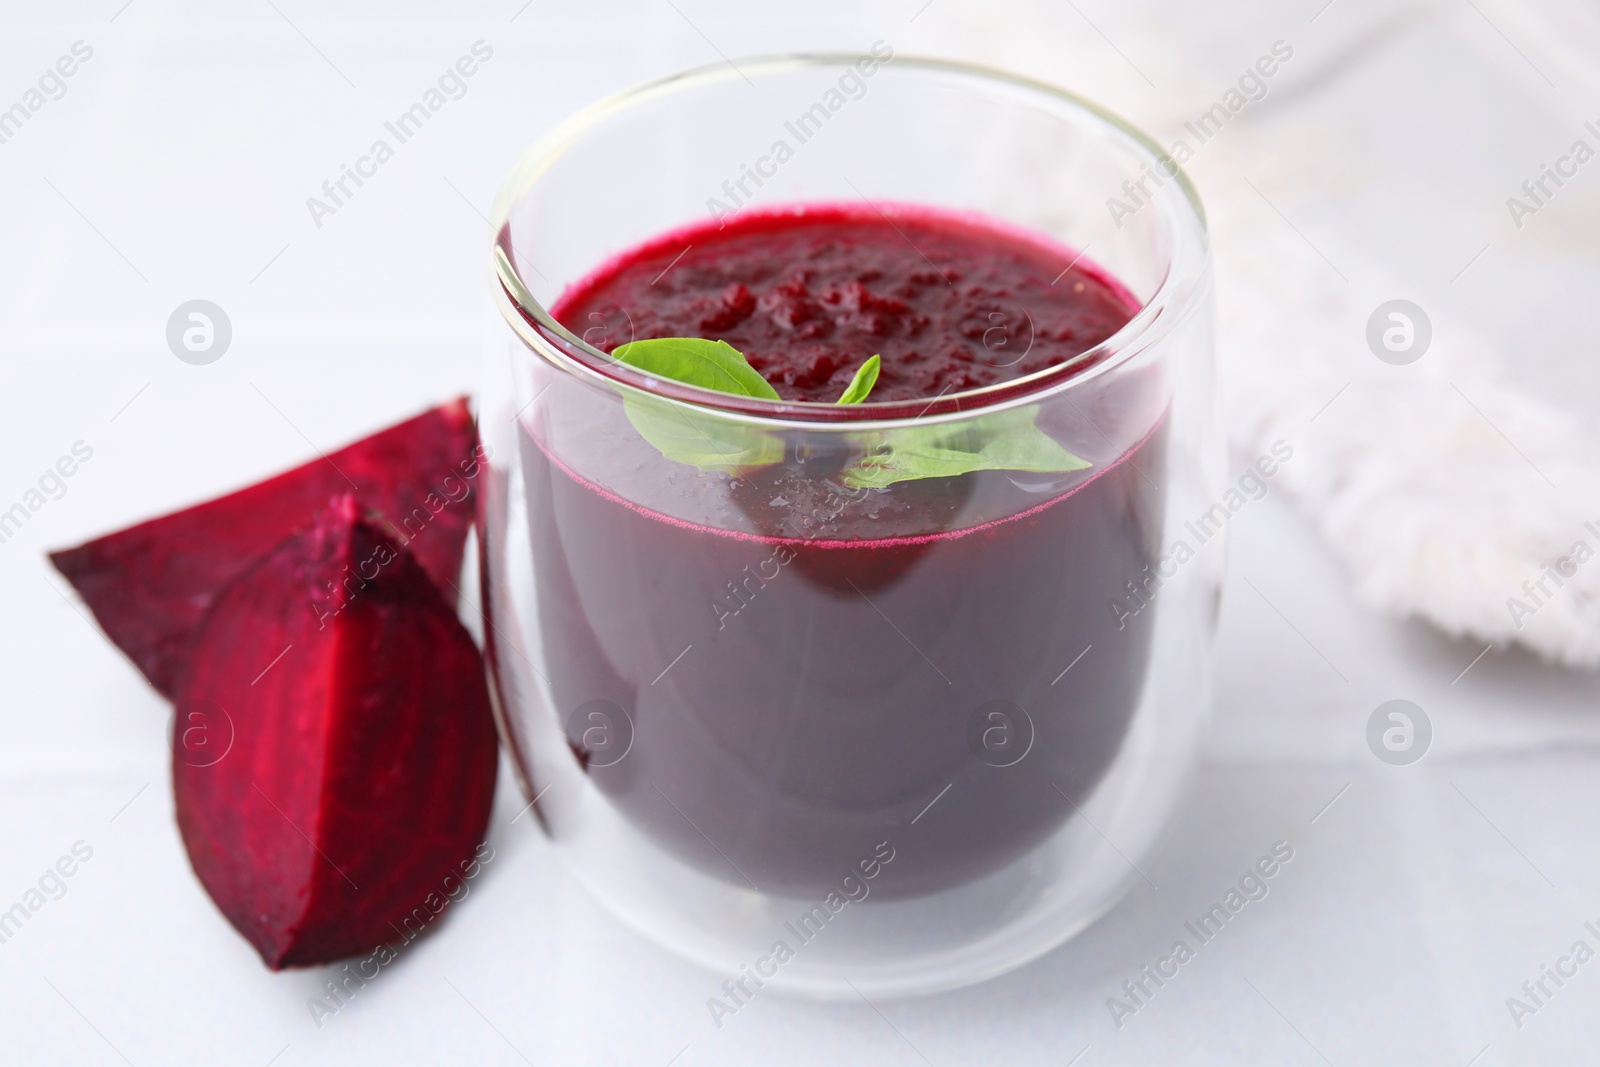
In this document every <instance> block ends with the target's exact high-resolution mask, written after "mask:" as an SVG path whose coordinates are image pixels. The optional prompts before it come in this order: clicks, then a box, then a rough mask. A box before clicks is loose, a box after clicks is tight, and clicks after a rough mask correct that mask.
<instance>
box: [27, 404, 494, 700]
mask: <svg viewBox="0 0 1600 1067" xmlns="http://www.w3.org/2000/svg"><path fill="white" fill-rule="evenodd" d="M476 443H477V435H476V431H475V430H474V427H473V422H472V414H471V412H470V411H468V410H467V405H466V401H465V400H455V401H452V402H451V403H449V404H445V405H443V406H441V407H437V408H434V409H433V410H432V411H428V412H425V413H424V414H422V415H419V416H417V417H416V418H414V419H410V420H408V421H406V422H402V423H400V424H399V425H397V426H392V427H390V428H389V429H386V430H383V431H381V432H379V433H376V434H373V435H372V436H371V437H367V438H364V439H363V440H360V441H357V442H356V443H355V444H353V445H349V446H348V447H346V448H342V449H340V450H339V451H337V452H334V453H332V454H330V455H329V456H327V458H325V459H316V460H313V461H312V462H310V463H307V464H305V465H304V466H301V467H296V468H295V469H294V470H291V471H287V472H285V473H283V474H280V475H278V476H277V477H275V478H269V479H268V480H267V481H264V482H260V483H258V484H256V485H252V486H250V487H249V488H247V489H241V490H239V491H238V492H236V493H230V494H228V495H227V496H224V497H218V498H217V499H216V500H212V501H208V502H207V503H204V504H199V505H196V506H195V507H192V508H187V509H185V510H183V511H177V512H173V513H172V514H170V515H164V516H162V517H161V518H157V519H151V520H150V521H148V522H143V523H140V524H139V525H137V526H132V527H129V528H128V529H126V530H120V531H118V532H116V533H113V534H108V535H106V536H105V537H102V538H99V539H98V540H95V541H90V542H89V543H88V544H85V545H81V546H79V547H78V548H71V549H66V550H63V551H60V552H53V553H51V554H50V561H51V562H52V563H54V564H55V567H56V570H58V571H60V572H61V573H62V574H63V575H65V576H66V578H67V580H68V581H70V582H71V583H72V585H73V588H75V589H76V590H77V591H78V595H79V596H81V597H83V599H84V602H85V603H87V604H88V605H89V608H90V610H91V611H93V612H94V615H95V618H96V619H97V620H98V621H99V623H100V627H101V629H103V630H105V632H106V636H108V637H110V638H111V640H112V642H113V643H115V644H116V646H117V647H118V648H120V649H122V651H123V652H125V653H126V654H127V656H128V658H129V659H130V660H132V661H133V663H134V665H135V666H136V667H138V668H139V670H140V671H142V672H143V673H144V676H145V677H146V678H147V679H149V681H150V684H151V685H153V686H155V687H156V689H158V690H159V691H160V692H161V694H162V695H163V696H165V697H167V698H168V699H172V698H173V696H174V694H175V693H176V691H177V685H178V680H179V678H180V676H181V674H182V667H183V663H184V659H185V656H186V649H187V646H188V643H189V637H190V635H191V633H192V632H193V630H194V628H195V626H196V625H197V624H198V623H199V621H200V617H201V616H202V615H204V614H205V611H206V608H207V607H208V606H209V605H210V603H211V599H212V597H214V596H215V595H216V593H217V590H219V589H221V588H222V586H224V585H225V584H227V582H228V581H230V580H231V579H233V578H234V577H236V576H237V575H238V574H239V573H240V572H242V571H243V570H244V569H245V568H246V567H247V566H249V565H250V563H251V561H252V560H254V559H256V557H258V556H260V555H261V554H262V553H264V552H266V551H268V550H269V549H271V548H272V547H273V546H274V545H276V544H277V543H278V542H280V541H282V540H283V539H284V538H285V537H287V536H288V535H289V534H291V533H293V532H294V531H295V530H298V529H301V528H303V527H304V526H305V525H306V524H307V523H309V522H310V521H311V518H312V516H314V515H315V514H316V512H317V510H318V509H319V508H322V507H324V506H326V504H327V503H328V500H329V499H330V498H332V497H334V496H337V495H338V494H340V493H344V492H354V493H355V494H356V498H357V499H358V500H360V501H361V504H362V506H363V507H365V508H367V509H369V510H371V511H375V512H378V513H379V514H381V515H382V516H383V517H384V520H385V521H386V522H387V524H388V525H389V528H390V530H391V535H392V536H394V537H395V538H396V540H398V541H399V542H400V543H401V544H403V545H405V546H406V548H407V549H408V550H409V551H410V553H411V554H412V555H413V556H414V557H415V558H416V561H417V562H418V563H420V564H421V565H422V568H423V569H424V570H425V571H426V572H427V573H428V574H429V575H430V576H432V577H433V579H434V580H435V581H436V582H437V583H438V584H439V588H441V589H443V590H444V591H445V592H446V593H447V594H451V593H453V592H454V590H455V583H456V581H457V578H458V576H459V575H460V573H461V554H462V550H463V548H464V546H465V542H466V536H467V529H468V528H469V526H470V525H471V523H472V512H473V508H474V506H475V504H474V501H473V500H472V498H471V492H472V487H473V479H474V477H475V476H476V474H477V462H476V459H475V457H474V448H475V447H476Z"/></svg>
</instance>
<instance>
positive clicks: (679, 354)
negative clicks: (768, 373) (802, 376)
mask: <svg viewBox="0 0 1600 1067" xmlns="http://www.w3.org/2000/svg"><path fill="white" fill-rule="evenodd" d="M611 354H612V356H614V357H615V358H617V359H619V360H621V361H622V362H624V363H626V364H628V365H629V366H630V367H638V368H639V369H640V370H642V371H646V372H648V373H650V374H655V375H658V376H660V377H662V378H671V379H672V380H673V381H675V382H684V383H686V384H688V385H698V386H700V387H701V388H703V389H715V390H716V391H717V392H719V393H732V394H733V395H735V396H758V397H761V398H762V399H764V400H780V399H782V398H781V397H779V396H778V391H777V390H776V389H774V388H772V386H770V385H768V384H767V380H766V379H765V378H763V377H762V376H761V372H760V371H758V370H756V369H755V368H754V367H752V366H750V364H749V363H748V362H747V361H746V360H745V358H744V355H743V354H742V353H741V352H740V351H739V350H738V349H737V348H734V347H733V346H732V345H730V344H729V343H728V342H726V341H707V340H705V339H703V338H700V337H658V338H656V339H654V340H650V341H630V342H628V343H627V344H625V345H618V346H617V348H616V351H614V352H612V353H611Z"/></svg>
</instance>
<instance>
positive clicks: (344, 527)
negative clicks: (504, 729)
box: [172, 494, 497, 970]
mask: <svg viewBox="0 0 1600 1067" xmlns="http://www.w3.org/2000/svg"><path fill="white" fill-rule="evenodd" d="M269 664H270V666H269ZM177 722H178V724H179V725H180V729H178V730H175V731H174V738H173V764H172V772H173V774H172V777H173V790H174V793H175V796H176V801H177V813H178V826H179V829H180V830H181V831H182V833H183V842H184V845H185V847H186V848H187V849H188V852H189V860H190V862H191V863H192V864H193V865H194V870H195V873H196V874H197V875H199V877H200V881H201V883H202V884H204V885H205V887H206V891H207V892H209V893H210V894H211V898H212V899H213V900H214V901H216V904H217V906H218V907H219V908H220V909H221V910H222V913H223V914H224V915H226V916H227V918H228V921H229V922H231V923H233V925H234V927H235V928H237V929H238V931H239V932H240V933H241V934H243V935H244V936H245V937H246V938H247V939H248V940H249V941H250V943H251V944H252V945H254V946H255V947H256V950H257V951H258V952H260V953H261V958H262V959H263V960H264V961H265V962H266V964H267V966H268V967H271V968H272V969H274V970H277V969H279V968H282V967H297V966H306V965H309V964H314V963H322V962H326V961H328V960H334V959H339V958H341V957H344V956H350V955H354V954H356V953H363V952H371V951H372V950H373V948H374V946H376V945H378V944H380V943H383V942H387V941H393V940H396V939H398V938H399V937H401V936H403V935H404V933H405V930H406V929H407V927H406V926H405V925H404V920H405V919H406V918H407V917H408V916H410V915H411V914H412V913H413V911H414V910H415V909H418V908H421V907H423V905H424V901H429V900H430V898H431V899H432V900H433V901H436V902H438V903H437V904H436V905H435V906H442V901H443V900H444V898H445V896H446V894H447V892H448V889H449V888H450V885H451V884H453V883H451V882H450V881H449V878H450V876H453V875H458V872H459V871H460V870H463V869H466V866H467V861H469V860H470V859H471V857H472V855H473V851H474V848H475V847H476V846H477V845H478V844H479V842H480V841H482V840H483V835H484V830H485V828H486V826H487V824H488V821H489V809H490V804H491V802H492V800H493V797H494V785H495V771H496V761H497V747H496V738H495V729H494V721H493V717H492V714H491V712H490V707H489V693H488V688H487V685H486V683H485V680H484V673H483V665H482V660H481V658H480V656H479V654H478V648H477V646H476V645H475V644H474V643H473V640H472V638H471V636H470V635H469V634H468V633H467V631H466V629H465V628H464V627H463V626H462V625H461V622H460V620H459V619H458V618H457V617H456V613H455V610H454V609H453V608H452V606H451V604H450V603H449V602H448V601H447V600H446V599H445V597H444V596H443V595H442V594H441V593H440V592H439V590H438V588H437V587H436V586H435V585H434V583H433V581H432V579H430V578H429V576H428V574H427V573H426V572H425V571H424V570H423V568H422V567H421V566H420V565H419V564H418V562H417V561H416V560H414V559H413V558H412V556H411V554H410V553H409V552H408V551H407V550H406V549H404V548H402V547H400V546H399V545H398V544H396V543H395V542H394V541H393V540H391V539H390V538H389V537H388V536H387V535H386V534H385V533H383V532H382V531H381V530H379V529H378V528H377V527H375V526H374V525H372V524H371V523H369V522H367V521H366V520H365V519H364V518H363V517H362V515H361V512H360V508H359V507H358V505H357V504H356V502H355V499H354V497H352V496H350V495H348V494H346V495H345V496H344V497H342V498H340V499H338V500H337V501H336V502H335V503H334V504H333V505H332V506H331V507H329V508H328V510H327V511H325V512H324V513H323V514H322V515H321V516H319V517H318V518H317V519H316V521H315V523H314V524H313V525H312V526H311V527H310V528H309V529H306V530H304V531H303V532H301V533H298V534H295V535H294V536H292V537H290V538H289V539H288V540H286V541H284V542H282V543H281V544H280V545H278V547H277V548H275V549H273V550H271V551H270V552H268V553H267V554H266V555H264V556H261V557H259V558H258V559H257V560H256V561H255V562H254V563H253V564H251V565H250V566H249V567H248V569H246V570H245V571H244V573H242V574H240V575H239V576H238V577H237V578H235V579H234V580H233V581H232V582H231V583H229V584H228V585H227V586H226V587H224V588H223V589H222V590H221V591H220V592H218V593H217V594H216V596H215V598H214V602H213V603H212V604H211V607H210V610H209V611H207V612H206V615H205V618H204V619H203V620H202V621H201V623H200V625H199V627H198V629H197V630H196V632H195V634H194V639H193V645H192V655H191V657H190V660H189V669H188V671H187V672H186V674H185V676H184V678H183V680H182V682H181V685H180V687H179V691H178V696H177ZM188 723H204V724H208V726H209V727H214V728H213V729H210V730H209V732H210V733H211V734H212V736H213V737H215V738H216V739H217V741H218V743H219V744H220V743H226V741H227V740H228V739H230V738H231V747H228V748H227V749H226V752H225V753H219V752H215V751H213V752H209V753H207V754H206V755H205V757H204V758H195V752H196V750H195V748H194V745H193V742H194V740H195V738H193V737H190V736H186V734H187V731H185V730H183V729H181V727H182V726H183V725H184V724H188ZM432 913H433V912H432V910H430V909H429V908H423V914H425V915H431V914H432ZM415 926H416V921H415V920H413V921H412V922H411V924H410V927H415Z"/></svg>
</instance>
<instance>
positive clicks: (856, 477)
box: [839, 406, 1091, 489]
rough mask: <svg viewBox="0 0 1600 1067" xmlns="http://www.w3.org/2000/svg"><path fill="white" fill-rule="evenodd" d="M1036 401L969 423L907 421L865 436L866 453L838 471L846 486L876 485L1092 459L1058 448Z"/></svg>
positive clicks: (1066, 465)
mask: <svg viewBox="0 0 1600 1067" xmlns="http://www.w3.org/2000/svg"><path fill="white" fill-rule="evenodd" d="M1038 413H1039V408H1038V407H1037V406H1032V407H1025V408H1018V409H1016V410H1013V411H1003V412H999V413H998V414H994V415H986V416H983V417H981V418H979V419H976V420H974V421H972V422H968V423H957V424H948V425H933V426H909V427H907V428H905V429H902V430H890V431H888V432H886V433H884V434H881V435H873V436H866V437H864V439H863V441H862V444H863V445H864V448H865V454H864V455H862V457H861V458H860V459H858V460H856V461H855V462H854V463H852V464H850V465H849V466H848V467H846V468H845V469H844V470H843V471H841V472H840V474H839V480H840V481H842V482H843V483H844V484H845V485H846V486H847V487H848V488H851V489H865V488H870V489H881V488H884V487H885V486H889V485H893V484H895V483H896V482H906V481H912V480H915V479H918V478H950V477H954V476H955V475H958V474H968V473H970V472H972V471H1033V472H1039V473H1050V474H1054V473H1059V472H1065V471H1076V470H1083V469H1084V468H1086V467H1089V466H1091V464H1090V463H1089V462H1088V461H1087V460H1084V459H1080V458H1079V457H1077V456H1075V455H1073V454H1072V453H1071V452H1068V451H1067V450H1066V449H1064V448H1062V447H1061V446H1060V445H1059V444H1057V443H1056V442H1055V441H1054V440H1053V439H1052V438H1050V437H1049V436H1047V435H1046V434H1045V433H1044V431H1043V430H1040V429H1039V427H1038V426H1036V425H1035V424H1034V419H1035V417H1036V416H1037V415H1038Z"/></svg>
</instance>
